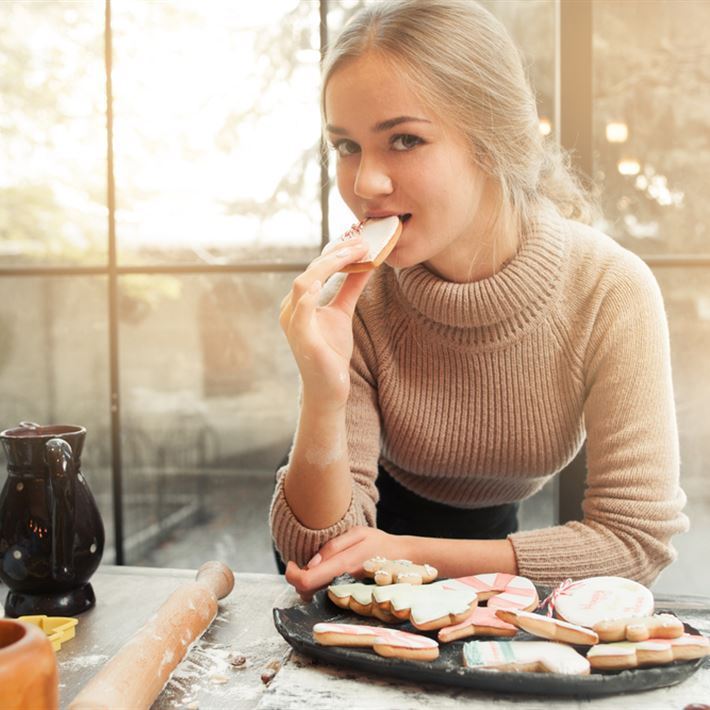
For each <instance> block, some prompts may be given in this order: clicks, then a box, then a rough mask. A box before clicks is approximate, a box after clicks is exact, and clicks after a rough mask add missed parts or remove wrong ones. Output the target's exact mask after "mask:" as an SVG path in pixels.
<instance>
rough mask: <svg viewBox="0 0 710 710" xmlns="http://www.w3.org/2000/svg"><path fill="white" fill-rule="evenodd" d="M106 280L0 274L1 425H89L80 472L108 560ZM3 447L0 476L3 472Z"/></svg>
mask: <svg viewBox="0 0 710 710" xmlns="http://www.w3.org/2000/svg"><path fill="white" fill-rule="evenodd" d="M107 311H108V307H107V304H106V279H105V278H103V277H87V278H79V277H72V278H53V279H52V278H28V277H22V278H16V277H4V278H2V279H0V334H2V335H1V336H0V392H2V421H0V430H1V429H7V428H9V427H13V426H16V425H17V424H18V423H19V422H21V421H34V422H38V423H40V424H80V425H82V426H85V427H86V430H87V433H86V443H85V445H84V452H83V454H82V466H81V468H82V472H83V473H84V474H85V475H86V479H87V480H88V482H89V486H90V488H91V491H92V493H93V494H94V497H95V498H96V501H97V503H98V506H99V509H100V511H101V515H102V517H103V521H104V528H105V531H106V545H105V547H104V557H103V560H104V562H106V561H111V560H113V514H112V507H111V506H112V502H111V473H110V472H111V437H110V433H109V432H110V422H109V416H110V414H109V412H110V408H109V389H110V388H109V372H108V332H107V331H108V329H107V326H106V313H107ZM6 470H7V469H6V462H5V458H4V451H2V450H1V447H0V481H4V479H5V472H6Z"/></svg>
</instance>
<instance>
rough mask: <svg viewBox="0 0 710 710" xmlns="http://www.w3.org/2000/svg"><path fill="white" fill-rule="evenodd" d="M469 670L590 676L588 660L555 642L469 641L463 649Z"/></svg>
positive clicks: (464, 659) (568, 647)
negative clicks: (481, 669)
mask: <svg viewBox="0 0 710 710" xmlns="http://www.w3.org/2000/svg"><path fill="white" fill-rule="evenodd" d="M463 662H464V665H465V666H466V667H467V668H476V669H478V668H487V669H492V670H499V671H527V672H532V673H564V674H565V675H588V674H589V672H590V665H589V661H588V660H587V659H586V658H585V657H584V656H582V655H581V654H579V653H577V651H575V650H574V649H573V648H572V647H571V646H565V645H564V644H561V643H554V642H553V641H469V642H467V643H465V644H464V646H463Z"/></svg>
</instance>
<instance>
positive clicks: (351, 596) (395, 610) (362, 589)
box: [328, 582, 476, 630]
mask: <svg viewBox="0 0 710 710" xmlns="http://www.w3.org/2000/svg"><path fill="white" fill-rule="evenodd" d="M328 597H329V598H330V599H331V601H333V603H334V604H336V605H337V606H339V607H341V608H343V609H350V610H351V611H354V612H355V613H356V614H362V615H363V616H374V617H375V618H378V619H381V620H382V621H386V622H388V623H397V622H398V621H399V622H402V621H411V623H412V625H413V626H415V627H416V628H418V629H425V630H428V629H440V628H441V627H443V626H447V625H449V624H455V623H458V622H459V621H461V620H462V619H463V618H465V617H466V616H467V615H468V614H469V613H470V611H471V609H472V607H473V606H475V604H476V592H475V591H473V590H472V589H465V590H452V589H442V588H441V587H437V586H435V585H431V584H422V585H414V584H390V585H388V586H377V585H374V584H362V583H360V582H356V583H354V584H333V585H331V586H330V587H328Z"/></svg>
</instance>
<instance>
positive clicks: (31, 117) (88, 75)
mask: <svg viewBox="0 0 710 710" xmlns="http://www.w3.org/2000/svg"><path fill="white" fill-rule="evenodd" d="M103 31H104V11H103V3H101V2H94V1H93V0H86V1H81V0H78V1H77V2H72V3H58V2H13V1H6V2H3V4H2V31H0V67H1V69H0V266H3V267H9V266H14V265H18V266H19V265H22V266H27V265H33V264H40V265H46V264H58V263H62V264H67V263H72V264H97V263H102V262H105V260H106V252H107V249H106V246H107V240H106V234H107V232H106V224H107V217H106V206H105V205H106V129H105V125H106V118H105V108H106V99H105V84H106V79H105V71H104V39H103Z"/></svg>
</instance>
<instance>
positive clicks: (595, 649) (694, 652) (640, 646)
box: [587, 634, 710, 670]
mask: <svg viewBox="0 0 710 710" xmlns="http://www.w3.org/2000/svg"><path fill="white" fill-rule="evenodd" d="M708 654H710V642H708V639H707V638H706V637H705V636H699V635H695V634H683V635H682V636H679V637H678V638H674V639H648V640H647V641H635V642H634V641H620V642H617V643H600V644H598V645H597V646H592V648H590V649H589V651H588V653H587V658H588V659H589V662H590V663H591V665H592V668H594V669H595V670H622V669H626V668H638V667H640V666H660V665H665V664H667V663H672V662H673V661H688V660H691V659H695V658H702V657H703V656H707V655H708Z"/></svg>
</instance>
